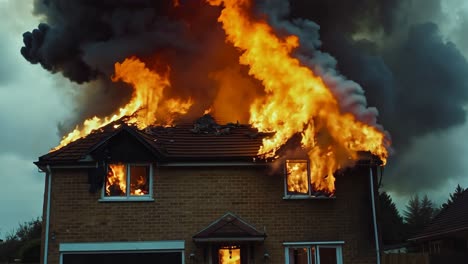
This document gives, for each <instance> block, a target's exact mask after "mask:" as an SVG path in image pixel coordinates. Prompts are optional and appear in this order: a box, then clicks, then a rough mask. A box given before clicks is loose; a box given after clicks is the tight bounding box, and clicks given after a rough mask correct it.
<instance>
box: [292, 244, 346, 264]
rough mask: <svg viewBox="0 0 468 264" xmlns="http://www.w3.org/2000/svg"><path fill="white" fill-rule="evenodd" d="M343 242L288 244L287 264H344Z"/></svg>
mask: <svg viewBox="0 0 468 264" xmlns="http://www.w3.org/2000/svg"><path fill="white" fill-rule="evenodd" d="M342 244H343V242H286V243H284V244H283V245H284V246H285V257H286V260H285V263H286V264H343V257H342V250H341V247H342Z"/></svg>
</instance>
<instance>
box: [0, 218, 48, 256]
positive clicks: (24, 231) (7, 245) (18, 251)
mask: <svg viewBox="0 0 468 264" xmlns="http://www.w3.org/2000/svg"><path fill="white" fill-rule="evenodd" d="M41 233H42V220H41V219H39V218H36V219H33V220H31V221H29V222H25V223H23V224H20V225H19V227H18V229H16V230H15V231H13V232H12V233H10V234H8V235H7V236H6V239H5V241H4V242H3V243H0V263H1V262H12V261H14V259H22V260H24V261H27V262H39V261H40V260H39V258H40V257H39V256H40V250H41Z"/></svg>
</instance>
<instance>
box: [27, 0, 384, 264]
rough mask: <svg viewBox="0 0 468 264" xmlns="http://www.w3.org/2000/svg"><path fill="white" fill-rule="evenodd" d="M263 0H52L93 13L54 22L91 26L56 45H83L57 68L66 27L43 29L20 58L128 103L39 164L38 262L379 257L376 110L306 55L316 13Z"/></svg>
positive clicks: (380, 146)
mask: <svg viewBox="0 0 468 264" xmlns="http://www.w3.org/2000/svg"><path fill="white" fill-rule="evenodd" d="M162 2H164V3H165V1H161V3H162ZM260 2H261V4H256V3H253V2H251V1H247V0H244V1H227V0H226V1H207V2H205V1H170V4H169V5H167V6H165V5H164V4H161V3H159V2H158V3H152V2H151V1H135V2H129V1H116V2H115V3H107V2H105V3H103V4H102V5H98V4H96V5H95V4H91V3H86V4H83V5H80V4H76V6H73V5H74V4H71V5H72V7H73V8H68V6H65V7H64V6H60V5H59V4H57V3H55V1H52V2H49V3H48V5H47V6H46V7H47V8H49V9H54V8H56V9H57V10H59V11H60V12H65V13H66V12H67V10H77V12H78V13H79V14H80V13H82V15H83V14H88V13H89V12H91V11H92V12H91V13H94V14H97V15H96V16H95V17H98V18H99V19H98V21H94V20H93V19H94V18H90V17H89V15H84V17H85V18H87V19H90V20H89V21H88V20H86V19H85V18H82V16H80V15H74V16H72V17H63V19H64V20H65V21H68V23H65V25H63V27H64V28H67V27H68V29H72V28H74V27H73V25H75V26H76V25H82V26H83V27H89V28H88V29H89V30H96V32H94V33H95V34H91V35H89V34H87V35H80V32H81V31H80V32H77V36H74V38H73V39H76V40H78V41H77V42H76V43H75V42H73V43H72V42H70V43H68V42H67V43H59V44H64V45H65V44H67V45H70V46H67V47H68V48H70V52H71V51H75V50H76V49H78V50H80V52H78V53H77V54H76V56H72V58H68V59H70V61H68V62H67V63H64V61H66V58H67V55H66V54H65V55H64V54H62V55H63V56H61V58H62V60H54V58H56V57H54V56H46V54H48V53H47V52H48V51H49V52H51V51H50V50H48V49H49V48H50V46H53V45H52V44H51V42H52V43H53V42H54V41H58V39H60V38H57V37H56V36H55V34H59V33H60V32H62V31H61V30H63V28H62V27H56V28H54V27H50V26H46V25H45V24H41V25H40V26H39V28H38V29H37V30H34V31H33V32H32V33H25V35H24V42H25V47H23V49H22V53H23V55H24V57H25V58H26V59H28V60H30V61H31V62H33V63H41V64H42V65H43V66H44V67H45V68H46V69H49V70H51V71H62V72H63V74H64V75H65V76H66V77H68V78H70V79H71V80H73V81H76V82H86V81H92V80H98V81H100V82H99V83H98V84H102V85H108V86H109V87H110V88H109V90H110V91H114V93H117V94H119V93H120V92H123V93H125V96H124V98H128V100H127V101H126V102H125V103H122V104H119V105H118V106H116V105H114V107H113V110H112V111H111V112H112V113H111V114H107V115H101V117H97V116H94V117H91V118H88V119H86V120H85V121H84V122H83V124H81V125H77V126H76V127H75V129H74V130H73V131H72V132H70V133H69V134H68V135H66V136H64V137H63V139H62V141H61V142H60V144H59V145H58V146H57V147H55V148H54V149H52V150H51V152H49V153H48V154H46V155H43V156H41V157H39V160H38V161H37V162H36V165H37V166H38V167H39V168H40V169H41V170H42V171H44V172H45V173H46V191H45V193H46V195H45V199H44V216H45V217H44V219H45V222H44V226H45V228H44V234H43V241H44V243H43V256H42V257H43V258H42V261H43V263H65V264H72V263H102V262H105V263H107V262H109V263H111V262H112V263H133V262H150V261H151V262H157V263H262V262H267V263H290V264H293V263H298V264H302V263H322V264H324V263H337V264H338V263H376V262H379V261H380V260H379V239H378V232H377V225H376V222H375V206H374V194H375V192H376V190H375V188H374V187H375V182H376V181H375V178H376V176H377V171H378V170H377V168H378V166H382V165H384V164H385V162H386V159H387V156H388V148H389V144H390V143H389V140H388V137H387V135H386V133H385V132H384V131H383V129H382V128H381V127H380V126H379V125H377V124H376V111H375V109H372V108H367V106H366V101H365V98H364V97H363V92H362V89H361V87H360V86H359V85H358V84H356V83H354V82H352V81H349V80H346V79H345V78H344V77H343V76H341V75H339V74H337V73H336V71H333V70H330V69H327V68H326V67H323V65H315V66H313V65H310V63H311V62H313V61H314V58H312V57H313V56H312V55H314V56H319V55H320V54H317V52H316V51H315V53H314V52H312V53H314V54H312V55H311V56H312V57H310V56H309V57H307V56H305V54H306V53H307V52H306V51H307V47H308V46H307V45H304V43H303V41H301V39H300V37H299V36H298V34H299V31H300V27H301V26H302V27H304V28H306V29H313V28H314V27H313V24H311V22H307V21H296V22H295V23H289V24H288V23H279V20H277V19H276V18H279V17H275V15H276V16H281V14H279V13H278V12H277V11H278V9H275V8H273V9H271V10H270V11H271V12H270V13H268V12H266V11H265V10H269V6H268V5H267V4H266V3H264V2H263V1H260ZM54 3H55V5H54ZM168 3H169V2H168ZM278 3H279V1H278ZM278 3H276V4H278ZM160 5H161V6H160ZM156 6H157V7H158V8H160V9H162V10H165V11H167V12H165V13H164V16H162V15H161V14H159V13H158V12H159V11H160V9H156V8H155V7H156ZM58 7H60V8H58ZM153 8H154V10H153ZM54 10H55V9H54ZM57 10H55V11H57ZM103 10H104V11H103ZM262 10H264V11H262ZM275 10H276V11H275ZM57 12H58V11H57ZM53 14H54V16H51V17H52V18H54V19H55V18H56V16H57V14H56V13H53ZM130 14H131V15H134V16H135V17H133V16H130ZM137 15H138V16H137ZM52 18H51V22H53V21H55V20H54V19H52ZM119 19H120V20H119ZM132 19H135V20H137V21H133V20H132ZM139 19H142V21H140V20H139ZM90 21H91V22H93V21H94V22H96V23H97V25H99V27H98V26H96V25H94V24H93V23H91V22H90ZM109 21H110V22H109ZM156 21H157V22H156ZM161 21H164V22H161ZM138 22H141V23H138ZM106 23H108V24H106ZM158 23H159V24H158ZM156 24H158V25H156ZM161 24H164V26H161ZM153 26H154V27H156V28H158V30H155V29H154V28H153ZM157 26H159V27H157ZM207 26H208V27H207ZM210 27H212V28H213V30H212V31H210V30H207V28H210ZM105 29H106V30H105ZM100 30H102V31H100ZM103 31H104V32H105V34H104V33H103ZM64 32H68V31H67V30H65V31H63V32H62V33H63V34H65V33H64ZM176 33H177V34H179V35H177V34H176ZM296 33H297V34H296ZM142 35H143V36H145V37H146V41H144V42H142V43H141V46H143V47H144V48H141V49H137V48H134V46H135V43H139V42H138V41H137V40H139V37H140V36H142ZM176 36H177V37H180V38H181V40H187V39H188V40H190V41H187V43H190V45H188V44H187V45H186V46H184V45H180V41H179V42H178V43H175V42H174V41H173V40H174V39H175V37H176ZM153 37H155V38H154V41H155V43H154V47H152V46H151V45H150V44H151V42H148V40H152V39H153ZM71 43H72V44H71ZM55 44H56V45H58V44H57V43H55ZM204 45H205V46H208V48H209V49H212V50H207V47H204ZM201 50H202V52H201ZM53 51H54V52H62V51H63V50H62V49H60V50H53ZM113 52H115V54H113ZM49 55H50V54H49ZM111 55H112V56H111ZM319 57H320V58H325V57H326V56H323V54H321V55H320V56H319ZM109 58H112V59H111V60H113V61H112V63H111V65H112V67H111V70H110V69H109V65H110V64H109ZM194 58H196V59H194ZM308 59H310V60H308ZM315 59H317V58H315ZM51 64H54V65H51ZM70 67H71V68H73V70H71V69H69V68H70ZM75 70H76V71H75ZM78 71H79V72H80V74H78V73H77V72H78ZM109 72H113V73H112V74H109ZM82 77H86V78H82ZM94 85H97V84H96V83H94ZM122 87H125V88H124V89H123V90H118V89H117V92H115V89H111V88H122ZM129 87H131V89H129ZM125 89H127V90H125ZM101 102H102V104H112V101H111V100H102V101H100V103H101ZM93 107H98V106H97V105H92V106H90V108H93ZM200 116H202V117H200ZM194 120H195V121H194ZM224 121H227V122H224ZM229 122H230V123H229Z"/></svg>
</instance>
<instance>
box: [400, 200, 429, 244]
mask: <svg viewBox="0 0 468 264" xmlns="http://www.w3.org/2000/svg"><path fill="white" fill-rule="evenodd" d="M433 217H434V204H433V203H432V201H431V200H429V198H428V197H427V195H424V197H423V198H422V199H420V198H419V196H418V195H417V194H416V195H415V196H413V197H411V198H410V200H409V201H408V204H407V205H406V210H405V211H404V219H405V222H406V231H407V234H408V235H409V236H410V237H411V236H413V235H415V234H417V233H419V232H421V231H422V230H423V229H424V227H425V226H426V225H427V224H429V222H430V221H431V220H432V218H433Z"/></svg>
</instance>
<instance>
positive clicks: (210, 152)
mask: <svg viewBox="0 0 468 264" xmlns="http://www.w3.org/2000/svg"><path fill="white" fill-rule="evenodd" d="M202 118H204V119H202ZM202 118H200V119H199V120H197V122H195V123H194V124H190V123H184V124H180V125H176V126H173V127H162V126H154V127H148V128H146V129H144V130H139V129H138V128H136V127H135V126H132V125H128V124H126V123H125V122H123V121H118V122H114V123H111V124H109V125H107V126H105V127H103V128H100V129H97V130H95V131H93V132H92V133H91V134H89V135H87V136H86V137H84V138H81V139H78V140H76V141H74V142H72V143H70V144H68V145H66V146H64V147H62V148H60V149H58V150H55V151H52V152H50V153H48V154H45V155H43V156H41V157H39V160H38V161H37V162H36V164H37V165H45V164H66V163H76V162H84V161H86V160H87V157H88V155H91V156H92V152H93V150H95V149H96V148H97V147H99V146H100V145H102V144H103V143H104V142H106V141H108V140H109V139H111V138H113V137H114V136H115V135H117V134H119V133H121V132H122V131H127V132H129V133H130V134H131V135H132V136H134V137H135V138H136V139H138V140H139V141H140V142H141V143H143V144H144V145H145V146H146V147H147V148H149V149H150V150H151V151H152V152H155V153H158V154H159V155H158V156H159V157H161V158H162V159H163V160H166V161H200V160H206V161H208V160H210V161H212V160H230V161H233V160H237V161H240V160H243V161H252V159H253V158H255V157H257V153H258V150H259V148H260V146H261V144H262V138H264V137H265V136H266V134H262V133H259V132H258V131H257V130H256V129H253V128H252V127H251V126H249V125H241V124H226V125H218V124H216V123H215V122H214V119H212V118H211V117H210V116H204V117H202ZM207 120H208V121H207ZM200 123H201V124H200ZM116 127H117V128H116Z"/></svg>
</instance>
